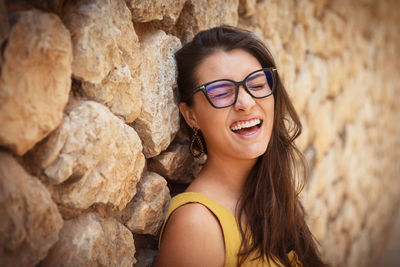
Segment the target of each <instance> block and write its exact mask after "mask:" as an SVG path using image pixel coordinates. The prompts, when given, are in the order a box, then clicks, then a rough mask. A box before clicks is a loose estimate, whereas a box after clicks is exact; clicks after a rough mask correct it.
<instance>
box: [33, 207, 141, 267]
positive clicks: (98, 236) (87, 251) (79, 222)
mask: <svg viewBox="0 0 400 267" xmlns="http://www.w3.org/2000/svg"><path fill="white" fill-rule="evenodd" d="M134 254H135V244H134V241H133V236H132V233H131V232H130V231H129V230H128V229H127V228H126V227H124V226H123V225H122V224H120V223H119V222H118V221H116V220H115V219H113V218H108V219H102V218H100V217H99V216H98V215H96V214H93V213H89V214H85V215H82V216H80V217H78V218H76V219H73V220H68V221H65V223H64V227H63V228H62V229H61V231H60V239H59V241H58V242H57V243H56V244H55V245H54V247H52V249H51V250H50V251H49V254H48V256H47V257H46V259H45V260H44V261H43V262H42V264H41V265H42V266H88V267H89V266H132V265H133V264H135V262H136V260H135V258H134Z"/></svg>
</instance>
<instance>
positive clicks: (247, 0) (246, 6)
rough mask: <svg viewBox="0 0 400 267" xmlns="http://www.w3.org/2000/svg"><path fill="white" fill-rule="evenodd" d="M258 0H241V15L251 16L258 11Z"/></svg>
mask: <svg viewBox="0 0 400 267" xmlns="http://www.w3.org/2000/svg"><path fill="white" fill-rule="evenodd" d="M256 4H257V0H239V15H240V16H243V17H249V16H252V15H254V14H255V13H256V10H257V9H256Z"/></svg>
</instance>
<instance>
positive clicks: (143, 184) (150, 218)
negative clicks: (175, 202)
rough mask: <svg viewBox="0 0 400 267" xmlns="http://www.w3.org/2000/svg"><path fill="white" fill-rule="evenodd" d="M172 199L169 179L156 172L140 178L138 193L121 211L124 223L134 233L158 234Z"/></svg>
mask: <svg viewBox="0 0 400 267" xmlns="http://www.w3.org/2000/svg"><path fill="white" fill-rule="evenodd" d="M169 200H170V195H169V189H168V187H167V181H165V179H164V178H163V177H161V176H160V175H158V174H157V173H154V172H147V173H146V174H145V175H144V176H143V178H142V179H141V180H140V182H139V185H138V193H137V194H136V196H135V198H134V199H133V201H132V202H131V203H129V204H128V206H127V207H126V209H125V210H124V211H123V212H122V213H121V214H122V220H123V221H124V224H125V225H126V226H127V227H128V228H129V229H130V230H131V231H132V232H134V233H137V234H151V235H156V234H157V232H158V230H159V229H160V226H161V224H162V222H163V220H164V215H165V212H166V208H167V206H168V203H169Z"/></svg>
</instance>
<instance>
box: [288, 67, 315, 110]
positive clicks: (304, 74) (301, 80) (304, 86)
mask: <svg viewBox="0 0 400 267" xmlns="http://www.w3.org/2000/svg"><path fill="white" fill-rule="evenodd" d="M314 88H315V85H314V84H313V79H312V73H311V72H310V70H308V69H307V68H306V67H305V68H303V69H301V70H300V72H299V73H298V74H297V75H296V79H295V81H294V85H293V92H291V94H290V99H291V100H292V103H293V105H294V107H295V109H296V112H298V113H300V114H301V113H303V112H304V109H305V107H306V104H307V100H308V99H309V97H310V95H311V92H312V90H313V89H314Z"/></svg>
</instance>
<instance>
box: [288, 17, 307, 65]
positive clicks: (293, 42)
mask: <svg viewBox="0 0 400 267" xmlns="http://www.w3.org/2000/svg"><path fill="white" fill-rule="evenodd" d="M285 48H286V51H287V52H288V53H289V54H291V55H292V56H293V59H294V63H295V65H296V70H297V71H301V70H302V68H303V67H304V58H305V55H306V39H305V33H304V27H303V25H301V24H296V25H294V26H293V30H292V34H291V36H290V39H289V41H288V42H287V44H286V45H285Z"/></svg>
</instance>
